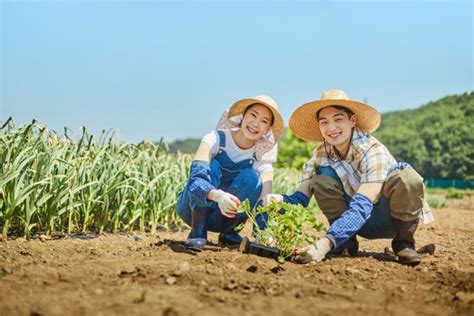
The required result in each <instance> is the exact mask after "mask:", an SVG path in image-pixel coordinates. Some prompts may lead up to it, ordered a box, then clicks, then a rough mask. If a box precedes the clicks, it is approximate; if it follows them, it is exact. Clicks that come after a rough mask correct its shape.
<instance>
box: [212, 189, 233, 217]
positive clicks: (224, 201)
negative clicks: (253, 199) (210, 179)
mask: <svg viewBox="0 0 474 316" xmlns="http://www.w3.org/2000/svg"><path fill="white" fill-rule="evenodd" d="M212 200H213V201H214V202H217V205H218V206H219V210H220V211H221V213H222V215H224V216H225V217H229V218H234V217H235V216H236V214H237V207H238V206H239V205H240V200H239V198H238V197H236V196H234V195H232V194H230V193H227V192H224V191H222V190H215V191H213V196H212Z"/></svg>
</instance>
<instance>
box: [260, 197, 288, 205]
mask: <svg viewBox="0 0 474 316" xmlns="http://www.w3.org/2000/svg"><path fill="white" fill-rule="evenodd" d="M272 202H276V203H281V202H283V195H281V194H265V196H264V197H263V199H262V205H263V206H268V205H270V204H272Z"/></svg>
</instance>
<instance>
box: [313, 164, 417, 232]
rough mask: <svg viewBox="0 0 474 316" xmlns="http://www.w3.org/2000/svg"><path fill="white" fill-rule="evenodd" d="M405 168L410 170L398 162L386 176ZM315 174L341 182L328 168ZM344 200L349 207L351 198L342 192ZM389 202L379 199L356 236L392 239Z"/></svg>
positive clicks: (393, 230) (321, 168) (320, 168)
mask: <svg viewBox="0 0 474 316" xmlns="http://www.w3.org/2000/svg"><path fill="white" fill-rule="evenodd" d="M405 168H411V166H410V165H409V164H408V163H405V162H398V163H396V164H394V165H393V166H391V167H390V168H389V170H388V173H387V175H388V174H390V173H392V172H393V171H395V170H397V169H405ZM317 172H318V174H321V175H325V176H328V177H331V178H333V179H336V180H337V181H339V182H341V179H340V178H339V176H338V175H337V173H336V171H335V170H334V169H333V168H331V167H329V166H327V167H319V170H318V171H317ZM341 184H342V183H341ZM344 199H345V201H346V204H347V205H349V202H350V200H351V197H350V196H349V195H348V194H347V193H346V192H344ZM389 202H390V201H389V199H388V198H387V197H385V196H383V195H382V196H381V197H380V199H379V201H378V202H377V203H375V204H374V208H373V209H372V213H371V216H370V218H369V219H368V220H367V222H366V223H365V224H364V226H362V228H361V229H360V230H359V231H358V232H357V235H359V236H362V237H364V238H367V239H379V238H393V237H394V236H395V229H394V226H393V223H392V218H391V215H390V207H389Z"/></svg>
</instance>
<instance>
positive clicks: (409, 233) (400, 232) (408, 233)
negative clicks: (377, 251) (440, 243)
mask: <svg viewBox="0 0 474 316" xmlns="http://www.w3.org/2000/svg"><path fill="white" fill-rule="evenodd" d="M418 221H419V220H418V219H416V220H413V221H402V220H399V219H396V218H393V217H392V223H393V227H394V229H395V237H394V238H393V240H392V249H393V252H394V253H395V254H396V255H397V256H398V261H399V262H400V263H401V264H407V265H417V264H419V263H420V262H421V256H420V254H419V253H418V252H416V250H415V238H414V237H413V235H414V234H415V231H416V228H417V227H418Z"/></svg>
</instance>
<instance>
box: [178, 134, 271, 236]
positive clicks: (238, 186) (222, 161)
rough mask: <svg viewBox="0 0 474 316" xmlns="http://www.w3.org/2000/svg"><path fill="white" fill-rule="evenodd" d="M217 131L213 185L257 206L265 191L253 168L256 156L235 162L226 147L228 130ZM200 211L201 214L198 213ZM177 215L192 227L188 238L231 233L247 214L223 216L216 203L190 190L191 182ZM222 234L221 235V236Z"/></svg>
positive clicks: (212, 163)
mask: <svg viewBox="0 0 474 316" xmlns="http://www.w3.org/2000/svg"><path fill="white" fill-rule="evenodd" d="M218 134H219V151H218V153H217V154H216V155H215V156H214V157H213V158H212V159H211V161H210V169H211V184H212V185H213V186H214V187H215V188H216V189H220V190H222V191H225V192H228V193H230V194H233V195H235V196H236V197H238V198H239V200H240V201H241V202H243V201H244V200H245V199H248V200H249V202H250V205H251V206H252V207H254V206H255V204H256V203H257V201H258V198H259V197H260V194H261V191H262V183H261V181H260V177H259V175H258V173H257V172H256V171H255V170H253V169H252V166H253V164H254V163H255V160H256V159H255V158H254V159H246V160H242V161H239V162H233V161H232V160H231V159H230V158H229V156H228V155H227V153H226V152H225V150H224V148H225V144H226V135H225V133H224V132H223V131H218ZM198 213H200V216H196V215H197V214H198ZM177 214H178V215H179V216H180V217H181V218H182V219H183V220H184V222H185V223H186V224H188V225H190V226H191V228H192V230H191V233H190V236H189V237H188V240H189V238H194V237H199V238H203V239H207V231H212V232H219V233H226V232H231V231H233V228H234V227H235V226H237V225H239V224H240V223H242V222H244V221H245V220H246V219H247V217H246V215H245V214H238V215H237V217H236V218H228V217H225V216H223V215H222V214H221V211H220V210H219V206H218V205H217V203H216V202H214V201H206V202H204V203H203V202H202V201H201V200H200V199H198V198H197V197H196V196H194V195H193V194H192V193H191V192H190V191H189V188H188V184H186V186H185V187H184V189H183V190H182V191H181V192H180V193H179V195H178V203H177ZM223 236H224V235H223V234H221V235H220V236H219V239H221V237H223ZM239 238H240V236H239Z"/></svg>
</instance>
